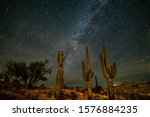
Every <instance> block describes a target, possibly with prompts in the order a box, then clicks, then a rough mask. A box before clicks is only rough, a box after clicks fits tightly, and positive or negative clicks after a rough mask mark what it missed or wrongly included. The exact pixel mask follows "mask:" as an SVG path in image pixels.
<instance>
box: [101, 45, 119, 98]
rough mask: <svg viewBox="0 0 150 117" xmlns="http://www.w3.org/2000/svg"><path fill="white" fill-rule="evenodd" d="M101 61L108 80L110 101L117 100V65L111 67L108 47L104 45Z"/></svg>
mask: <svg viewBox="0 0 150 117" xmlns="http://www.w3.org/2000/svg"><path fill="white" fill-rule="evenodd" d="M100 60H101V65H102V72H103V75H104V77H105V78H106V80H107V87H108V99H115V97H114V87H113V79H114V77H115V76H116V63H113V65H109V61H108V56H107V51H106V47H105V46H104V45H103V54H100Z"/></svg>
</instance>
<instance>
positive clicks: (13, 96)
mask: <svg viewBox="0 0 150 117" xmlns="http://www.w3.org/2000/svg"><path fill="white" fill-rule="evenodd" d="M0 89H1V90H0V99H3V100H6V99H7V100H55V96H54V92H55V89H54V88H47V87H44V88H42V87H35V88H33V89H27V88H25V87H24V86H22V85H20V84H16V83H12V82H11V83H5V82H0ZM115 98H116V99H118V100H127V99H134V100H135V99H150V84H149V83H140V84H136V83H122V84H120V85H118V86H115ZM92 99H93V100H106V99H107V93H106V90H94V89H93V96H92ZM62 100H87V91H86V90H85V89H84V88H81V87H78V88H65V89H63V90H62Z"/></svg>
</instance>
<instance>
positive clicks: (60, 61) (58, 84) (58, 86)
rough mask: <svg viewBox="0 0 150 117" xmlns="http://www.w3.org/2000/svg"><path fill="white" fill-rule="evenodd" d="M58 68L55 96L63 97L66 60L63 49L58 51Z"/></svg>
mask: <svg viewBox="0 0 150 117" xmlns="http://www.w3.org/2000/svg"><path fill="white" fill-rule="evenodd" d="M57 61H58V69H57V75H56V86H55V98H56V99H61V93H62V88H63V83H64V78H63V73H64V70H63V69H64V62H65V55H64V52H63V51H58V53H57Z"/></svg>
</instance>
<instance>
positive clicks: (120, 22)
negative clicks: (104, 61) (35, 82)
mask: <svg viewBox="0 0 150 117" xmlns="http://www.w3.org/2000/svg"><path fill="white" fill-rule="evenodd" d="M103 44H105V45H106V46H107V50H108V53H109V58H110V62H116V63H117V71H118V72H117V77H116V80H115V82H116V83H118V82H121V81H141V82H142V81H150V79H149V76H150V67H149V66H150V63H149V62H150V52H149V50H150V1H149V0H42V1H41V0H1V1H0V69H1V71H2V70H4V69H5V67H4V66H5V64H6V62H7V61H9V60H15V61H26V62H30V61H38V60H44V59H48V60H49V61H50V63H49V66H52V69H53V72H52V74H51V75H50V76H49V78H48V79H49V82H47V84H48V85H53V84H54V83H55V77H56V76H55V75H56V71H57V69H56V68H57V60H56V56H57V55H56V54H57V51H58V50H63V51H64V53H65V55H66V61H65V66H64V70H65V74H64V78H65V83H66V84H67V85H72V86H81V85H83V84H84V81H83V80H82V71H81V62H82V60H85V46H88V47H89V54H90V62H91V67H92V69H93V71H94V73H95V75H97V76H98V77H99V82H100V83H103V82H104V78H103V76H102V73H101V65H100V60H99V54H100V53H101V52H102V45H103ZM138 76H140V77H138ZM135 78H137V79H135Z"/></svg>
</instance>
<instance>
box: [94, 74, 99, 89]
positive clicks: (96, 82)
mask: <svg viewBox="0 0 150 117" xmlns="http://www.w3.org/2000/svg"><path fill="white" fill-rule="evenodd" d="M95 86H96V89H98V88H99V86H98V81H97V76H95Z"/></svg>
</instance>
